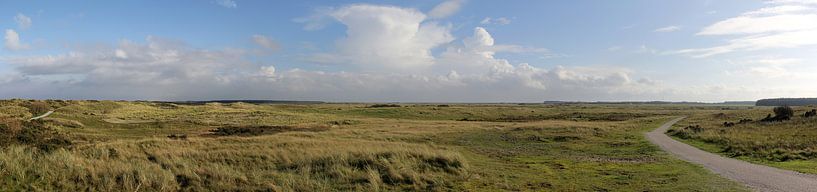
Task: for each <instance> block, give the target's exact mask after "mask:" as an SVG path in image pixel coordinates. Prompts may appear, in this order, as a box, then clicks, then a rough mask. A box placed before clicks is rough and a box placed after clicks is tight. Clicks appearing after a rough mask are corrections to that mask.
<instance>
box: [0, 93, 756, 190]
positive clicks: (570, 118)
mask: <svg viewBox="0 0 817 192" xmlns="http://www.w3.org/2000/svg"><path fill="white" fill-rule="evenodd" d="M30 102H33V101H28V100H6V101H0V104H2V105H1V106H0V117H3V118H0V120H2V121H3V122H0V126H4V125H5V126H6V128H8V129H7V130H11V131H12V132H14V131H15V130H16V133H23V132H27V131H28V132H30V131H31V130H35V129H31V126H29V125H26V124H25V123H19V122H21V121H24V119H25V118H26V117H30V116H32V114H31V113H30V112H29V111H30V110H29V109H28V108H25V107H22V106H26V105H27V104H28V103H30ZM41 102H43V103H46V104H48V106H50V107H52V108H53V109H54V110H55V111H56V112H55V113H54V114H52V115H51V116H49V117H48V118H45V119H43V120H41V121H36V123H40V125H41V126H40V127H41V128H44V129H43V130H47V131H44V132H40V133H49V134H41V135H39V136H35V137H31V138H38V139H39V141H51V139H49V138H57V137H56V136H64V138H66V139H67V140H68V141H69V142H70V143H68V145H58V146H52V147H50V148H47V150H43V148H42V147H38V146H39V144H32V143H20V142H12V143H6V144H5V145H3V147H1V148H0V188H3V189H7V190H20V191H137V190H139V191H180V190H181V191H208V190H212V191H497V190H511V191H520V190H521V191H524V190H546V191H577V190H578V191H587V190H597V191H598V190H614V191H615V190H620V191H644V190H649V191H668V190H669V191H672V190H699V191H712V190H717V191H736V190H737V191H739V190H741V188H739V187H737V186H736V185H734V183H731V182H729V181H727V180H724V179H720V178H717V176H715V175H712V174H711V173H709V172H706V171H705V170H703V169H701V168H699V167H695V166H693V165H689V164H685V163H682V162H680V161H678V160H674V159H673V158H671V157H670V156H668V155H666V154H663V153H658V149H657V148H655V147H654V146H651V145H649V144H647V142H646V141H645V140H644V139H643V138H642V137H641V134H642V132H643V131H646V130H647V129H650V128H652V127H653V126H657V124H660V123H661V122H662V121H664V120H666V119H668V118H669V117H666V115H672V114H678V113H679V112H680V111H687V110H691V109H693V108H692V107H688V106H629V105H624V106H605V105H572V106H554V105H464V104H455V105H437V104H435V105H424V104H416V105H410V104H403V105H401V107H382V108H371V107H370V105H365V104H321V105H255V104H246V103H231V104H220V103H208V104H203V105H178V104H170V103H152V102H114V101H41ZM540 115H541V116H542V117H548V118H539V117H540ZM515 117H520V118H523V119H524V121H508V120H504V121H503V120H501V119H503V118H506V119H513V118H515ZM464 118H468V119H477V120H480V121H457V120H460V119H464ZM14 122H18V123H17V124H15V123H14ZM8 125H11V126H8ZM6 128H4V130H5V129H6ZM219 128H221V129H219ZM212 130H221V131H216V133H223V134H222V135H228V136H219V137H214V136H213V135H212V134H213V132H211V131H212ZM169 135H173V136H176V137H168V136H169ZM180 135H184V138H182V139H180V137H179V136H180ZM57 141H58V140H57ZM44 143H49V142H44Z"/></svg>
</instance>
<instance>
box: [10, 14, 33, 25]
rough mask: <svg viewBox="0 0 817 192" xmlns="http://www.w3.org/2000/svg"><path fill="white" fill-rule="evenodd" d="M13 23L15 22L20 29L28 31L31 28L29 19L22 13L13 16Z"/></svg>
mask: <svg viewBox="0 0 817 192" xmlns="http://www.w3.org/2000/svg"><path fill="white" fill-rule="evenodd" d="M14 22H17V26H18V27H20V29H28V28H29V27H31V18H30V17H28V16H26V15H23V14H22V13H17V16H14Z"/></svg>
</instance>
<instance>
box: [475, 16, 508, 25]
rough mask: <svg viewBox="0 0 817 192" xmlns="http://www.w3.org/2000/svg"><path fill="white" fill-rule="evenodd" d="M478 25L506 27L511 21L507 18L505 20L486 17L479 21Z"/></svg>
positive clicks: (503, 18)
mask: <svg viewBox="0 0 817 192" xmlns="http://www.w3.org/2000/svg"><path fill="white" fill-rule="evenodd" d="M479 23H480V24H483V25H489V24H496V25H507V24H511V20H510V19H508V18H505V17H499V18H491V17H486V18H485V19H482V21H480V22H479Z"/></svg>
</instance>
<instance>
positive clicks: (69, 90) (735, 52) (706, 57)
mask: <svg viewBox="0 0 817 192" xmlns="http://www.w3.org/2000/svg"><path fill="white" fill-rule="evenodd" d="M0 33H2V35H3V39H2V40H3V43H2V47H0V98H2V99H8V98H28V99H109V100H216V99H270V100H320V101H332V102H542V101H547V100H562V101H656V100H660V101H702V102H719V101H737V100H757V99H762V98H776V97H817V83H815V82H817V0H765V1H761V0H717V1H716V0H671V1H654V0H626V1H599V0H577V1H522V0H509V1H487V0H416V1H348V0H333V1H261V0H179V1H136V0H123V1H56V0H54V1H49V0H37V1H24V0H0Z"/></svg>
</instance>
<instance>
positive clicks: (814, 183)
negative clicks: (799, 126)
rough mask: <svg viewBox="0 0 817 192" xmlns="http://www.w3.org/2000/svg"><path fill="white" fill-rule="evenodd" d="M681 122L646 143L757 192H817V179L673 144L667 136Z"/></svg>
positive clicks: (659, 131) (655, 133) (657, 132)
mask: <svg viewBox="0 0 817 192" xmlns="http://www.w3.org/2000/svg"><path fill="white" fill-rule="evenodd" d="M682 119H683V117H682V118H677V119H674V120H672V121H669V122H667V123H666V124H664V125H662V126H661V127H659V128H658V129H655V130H654V131H651V132H649V133H647V139H648V140H650V142H653V143H655V144H656V145H658V146H660V147H661V148H662V149H664V150H665V151H668V152H670V153H672V154H675V155H676V156H678V157H679V158H681V159H684V160H687V161H689V162H692V163H696V164H700V165H703V166H704V167H706V168H707V169H709V170H712V171H713V172H715V173H718V174H720V175H722V176H724V177H727V178H730V179H733V180H736V181H739V182H741V183H744V184H746V185H747V186H749V187H751V188H752V189H755V190H758V191H813V190H815V189H817V176H814V175H806V174H802V173H797V172H794V171H787V170H782V169H777V168H772V167H768V166H763V165H757V164H751V163H747V162H745V161H740V160H736V159H732V158H727V157H722V156H718V155H716V154H712V153H709V152H706V151H702V150H700V149H697V148H695V147H692V146H689V145H687V144H684V143H681V142H678V141H676V140H673V139H672V138H670V137H669V136H667V135H666V134H665V132H667V130H668V129H669V128H670V126H672V125H673V124H675V123H676V122H678V121H680V120H682Z"/></svg>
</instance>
